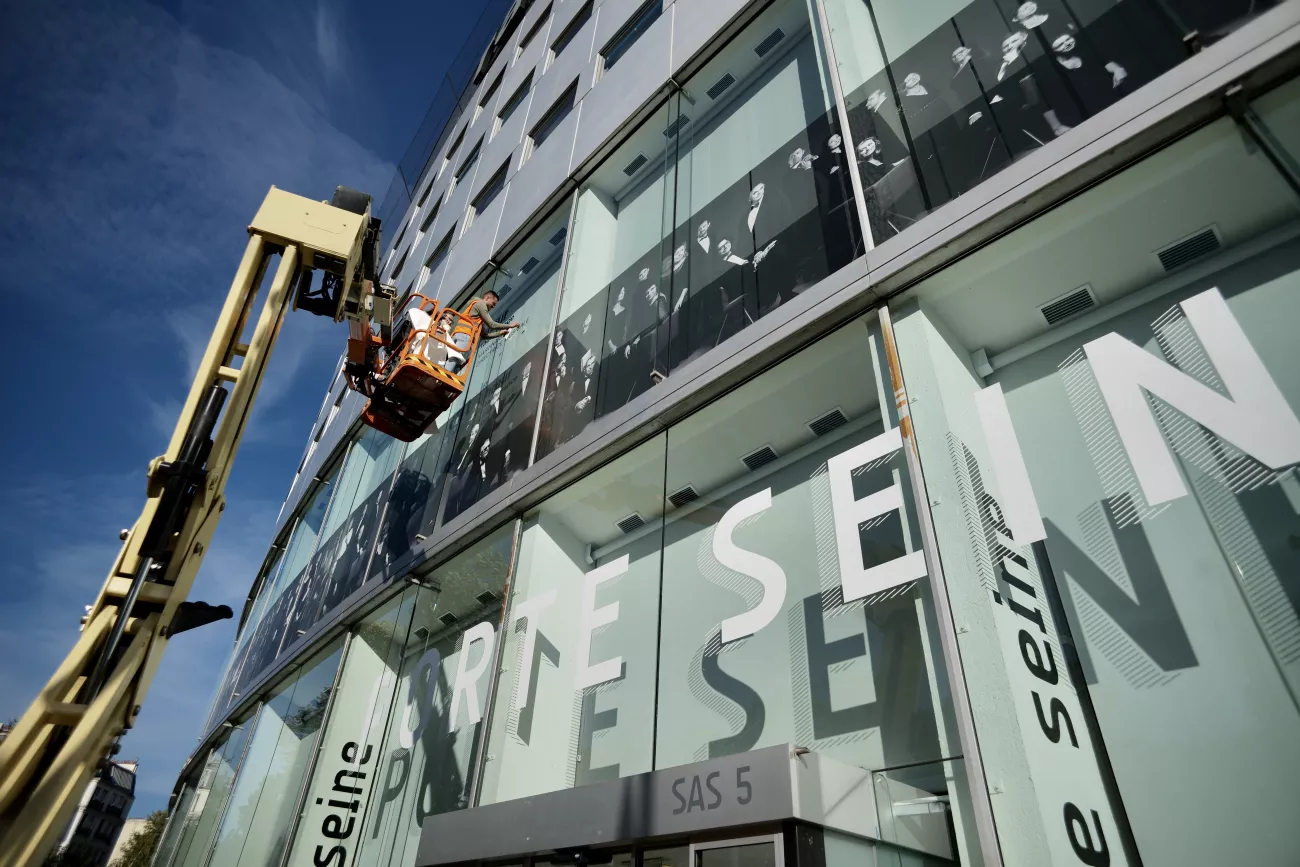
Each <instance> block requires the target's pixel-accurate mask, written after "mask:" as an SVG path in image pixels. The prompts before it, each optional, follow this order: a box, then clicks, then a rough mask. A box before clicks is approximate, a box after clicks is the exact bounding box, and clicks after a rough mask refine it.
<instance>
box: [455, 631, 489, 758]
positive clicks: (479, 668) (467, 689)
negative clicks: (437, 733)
mask: <svg viewBox="0 0 1300 867" xmlns="http://www.w3.org/2000/svg"><path fill="white" fill-rule="evenodd" d="M495 638H496V633H494V632H493V631H492V624H491V623H487V622H483V623H475V624H474V625H473V626H471V627H470V628H469V629H467V630H465V636H464V639H463V640H462V641H461V645H460V659H459V660H458V661H457V663H456V686H455V688H453V689H452V691H451V718H450V720H448V722H447V731H452V732H454V731H455V730H456V717H457V716H459V715H460V697H461V696H462V695H464V696H465V697H466V701H468V702H469V706H468V707H467V708H466V711H467V712H468V713H469V723H470V725H475V724H477V723H478V721H479V720H481V719H482V718H483V713H482V711H481V710H479V706H478V679H479V678H480V677H482V676H483V672H485V671H487V667H488V666H489V665H491V664H492V646H493V643H494V642H493V639H495ZM476 641H481V642H483V652H482V653H481V654H479V658H478V662H476V663H474V667H473V668H470V666H469V649H470V646H471V645H472V644H473V643H474V642H476Z"/></svg>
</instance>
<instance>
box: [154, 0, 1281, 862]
mask: <svg viewBox="0 0 1300 867" xmlns="http://www.w3.org/2000/svg"><path fill="white" fill-rule="evenodd" d="M506 5H507V4H504V3H496V4H489V13H490V14H491V15H492V16H494V19H493V20H492V21H491V26H490V27H488V28H486V29H481V35H482V39H481V44H475V45H474V46H473V47H472V52H471V53H472V54H473V56H474V57H475V58H476V59H477V68H476V71H474V72H473V73H472V74H469V73H468V72H467V73H466V75H465V81H466V82H467V83H466V84H465V85H464V86H463V87H462V88H459V89H458V92H457V93H456V95H455V99H454V102H455V106H454V108H452V109H449V110H448V111H446V112H444V115H445V117H443V119H442V121H440V122H439V123H440V125H439V130H440V132H437V133H436V134H428V135H426V134H425V132H422V136H424V138H422V139H421V141H422V142H424V144H423V145H421V148H422V150H421V153H420V155H419V159H418V160H415V161H414V163H413V162H412V161H411V160H410V159H406V160H403V163H402V167H401V169H400V171H399V174H398V176H397V178H396V179H395V181H394V188H393V191H392V192H390V194H389V201H387V202H385V205H384V207H383V208H382V211H383V213H384V214H385V215H386V217H385V222H386V224H387V230H388V231H387V232H386V235H387V237H389V238H392V239H393V241H392V243H391V245H390V247H389V249H387V250H386V252H385V262H384V266H383V267H384V278H385V279H386V280H389V281H391V282H392V283H394V284H395V285H396V286H397V287H398V288H399V290H400V291H401V293H402V294H403V295H404V296H405V297H410V296H412V295H417V294H418V295H420V296H423V297H426V298H430V299H436V300H437V301H438V302H439V303H443V304H454V305H455V306H457V307H464V306H465V304H466V303H467V302H468V301H469V300H470V299H472V298H476V297H481V296H482V295H483V294H484V293H486V292H487V291H489V290H491V291H494V292H495V293H496V294H497V295H498V296H499V297H500V299H501V302H500V305H499V306H498V308H497V309H496V310H495V311H494V315H495V316H496V318H498V319H501V320H503V321H514V320H517V321H519V322H520V323H521V327H520V328H518V329H516V330H514V331H512V332H510V334H509V336H508V337H504V338H500V339H496V340H492V341H490V342H487V343H485V344H484V345H483V346H482V347H481V348H480V349H479V351H478V352H477V355H476V358H475V360H474V362H473V364H472V368H471V370H470V372H469V378H468V385H467V387H466V389H465V392H464V394H463V395H462V396H461V397H460V398H459V399H458V400H457V402H456V403H455V404H454V405H453V406H452V407H451V408H450V409H449V410H448V411H447V412H446V413H445V414H444V415H442V416H441V417H440V418H438V419H437V421H436V423H435V424H434V425H433V426H431V427H430V428H429V429H428V430H427V431H426V432H425V434H424V435H423V436H422V437H420V438H419V439H417V440H416V441H415V442H412V443H409V444H403V443H400V442H396V441H393V440H391V439H388V438H386V437H384V436H382V435H380V434H377V433H376V432H374V431H372V430H369V429H367V428H364V427H362V426H361V425H360V423H359V421H358V420H357V419H358V413H359V409H360V400H359V399H358V398H357V397H356V396H355V395H352V394H350V393H349V392H347V390H346V388H345V387H344V385H343V380H342V375H341V373H340V374H338V375H337V376H336V378H335V382H334V383H333V385H332V387H331V389H330V391H329V393H328V394H327V395H326V397H325V399H324V401H323V403H322V406H321V410H320V413H319V416H318V418H317V419H316V421H315V423H314V425H313V428H312V430H311V432H310V434H309V438H308V443H307V447H306V449H305V452H304V455H303V458H302V461H301V463H300V465H299V466H298V468H297V472H296V475H295V478H294V482H293V486H292V489H291V491H290V493H289V495H288V497H287V499H286V501H285V505H284V508H283V510H282V512H281V514H280V516H279V518H278V519H277V537H276V541H275V544H274V545H273V546H272V547H271V549H270V550H269V551H268V552H267V555H266V558H265V560H264V562H263V564H262V566H261V569H260V571H259V573H258V574H257V575H255V576H249V577H250V579H251V583H252V588H251V590H250V592H249V596H248V602H247V604H246V606H245V608H244V611H243V612H242V618H241V625H240V631H239V634H238V638H237V640H236V643H235V646H234V648H233V650H232V652H231V655H230V659H229V662H228V664H227V666H226V668H225V670H224V671H223V674H222V678H221V681H220V683H219V684H218V688H217V691H216V696H215V698H214V700H213V704H212V707H211V709H210V710H209V713H208V715H207V717H206V719H205V720H204V721H203V723H202V731H201V733H200V736H201V742H200V745H199V747H198V748H197V749H196V751H195V753H194V754H193V756H192V757H191V758H190V760H189V762H188V763H187V765H186V766H185V768H183V769H182V772H181V774H180V776H179V778H178V781H177V784H176V789H175V795H174V798H173V801H172V805H171V818H170V820H169V824H168V827H167V830H166V833H165V834H164V836H163V839H162V841H161V844H160V846H159V849H158V854H157V856H156V857H155V861H154V864H155V867H299V865H302V867H307V865H312V867H352V865H366V867H388V865H393V867H442V865H471V864H472V865H485V867H498V865H500V867H505V865H510V867H543V865H546V867H549V865H556V867H558V865H566V867H586V865H604V864H614V865H619V867H850V865H864V867H865V865H897V867H904V865H940V864H963V865H1027V867H1040V865H1090V867H1096V865H1141V864H1145V865H1148V867H1150V865H1189V864H1194V865H1199V864H1206V865H1217V864H1224V863H1237V862H1247V863H1252V864H1267V865H1273V864H1277V865H1284V864H1295V863H1300V832H1297V831H1296V830H1295V828H1294V824H1295V823H1294V821H1293V816H1294V814H1295V810H1296V804H1297V803H1300V578H1298V576H1300V541H1298V540H1300V475H1297V473H1298V470H1297V467H1298V466H1300V352H1298V351H1297V345H1298V344H1297V341H1296V339H1295V331H1296V327H1297V323H1300V161H1298V156H1300V85H1297V84H1296V80H1295V79H1294V78H1293V75H1294V74H1295V73H1296V72H1297V67H1300V49H1298V48H1297V47H1296V46H1297V45H1298V44H1300V7H1297V6H1296V4H1295V3H1269V2H1246V0H1240V2H1238V0H1228V2H1216V3H1208V2H1202V0H1041V2H1018V3H1017V2H1004V0H971V2H962V0H954V2H949V3H940V4H938V5H935V4H915V3H912V4H909V3H904V2H900V0H774V2H766V3H765V2H745V0H707V2H706V0H649V2H637V0H585V2H583V0H553V2H549V3H543V2H537V0H533V2H531V3H530V2H526V0H517V2H515V3H513V4H509V8H505V7H506ZM489 13H485V15H487V14H489ZM498 25H499V26H498ZM493 28H495V29H493ZM476 32H479V31H476ZM431 117H432V115H431ZM440 117H442V116H440ZM429 142H432V144H429ZM409 156H410V155H408V157H409ZM412 165H414V168H412Z"/></svg>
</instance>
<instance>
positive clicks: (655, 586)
mask: <svg viewBox="0 0 1300 867" xmlns="http://www.w3.org/2000/svg"><path fill="white" fill-rule="evenodd" d="M663 466H664V438H663V437H662V436H661V437H658V438H656V439H654V440H651V441H650V442H647V443H644V444H643V445H641V446H640V447H638V448H636V449H634V450H633V451H632V452H630V453H628V454H626V455H623V456H622V457H620V458H618V459H617V460H615V461H613V462H612V463H610V464H608V465H606V466H605V467H603V468H601V469H600V470H598V471H597V472H595V473H593V474H592V475H590V476H588V477H587V478H585V479H583V480H582V481H580V482H577V483H576V484H574V485H572V486H571V487H569V488H568V489H566V490H564V491H562V492H561V493H559V494H556V495H555V496H554V497H552V498H550V499H549V500H547V501H546V502H545V503H543V504H542V505H541V506H540V507H539V508H538V509H537V510H535V511H533V512H531V513H529V514H528V515H527V516H526V517H525V522H524V530H523V535H522V537H521V540H520V549H519V564H518V567H517V569H516V570H515V575H514V579H513V582H512V584H511V590H512V594H513V596H512V604H511V609H510V628H509V629H508V631H507V632H506V636H505V639H504V640H505V648H504V650H503V652H502V663H501V668H502V677H501V686H500V688H499V689H498V690H497V698H496V705H495V715H494V716H493V720H492V733H491V737H490V740H489V748H488V759H487V761H486V763H485V767H484V772H483V789H482V793H481V795H480V798H479V801H480V803H484V804H490V803H496V802H499V801H507V800H511V799H514V798H520V797H524V796H526V795H533V794H539V793H542V792H550V791H555V790H558V789H564V788H568V787H571V786H581V785H585V784H588V783H594V782H599V781H601V780H609V779H615V778H618V777H621V776H629V775H631V774H637V773H642V772H644V771H649V770H651V753H652V749H653V732H654V692H655V687H654V684H655V647H656V637H657V631H658V618H657V616H656V613H657V610H658V596H659V560H660V554H659V549H660V539H661V532H662V521H661V516H662V514H663V506H662V503H663Z"/></svg>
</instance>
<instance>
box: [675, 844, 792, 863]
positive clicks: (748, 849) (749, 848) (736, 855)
mask: <svg viewBox="0 0 1300 867" xmlns="http://www.w3.org/2000/svg"><path fill="white" fill-rule="evenodd" d="M696 861H697V862H698V863H697V864H696V865H695V867H776V844H775V843H749V844H747V845H744V846H724V847H721V848H718V849H701V850H700V851H699V852H698V853H696Z"/></svg>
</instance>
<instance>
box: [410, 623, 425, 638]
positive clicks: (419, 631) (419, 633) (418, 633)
mask: <svg viewBox="0 0 1300 867" xmlns="http://www.w3.org/2000/svg"><path fill="white" fill-rule="evenodd" d="M411 634H412V635H413V636H414V637H415V640H416V641H424V639H426V638H428V637H429V630H428V627H425V626H421V627H420V628H419V629H417V630H415V632H413V633H411Z"/></svg>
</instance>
